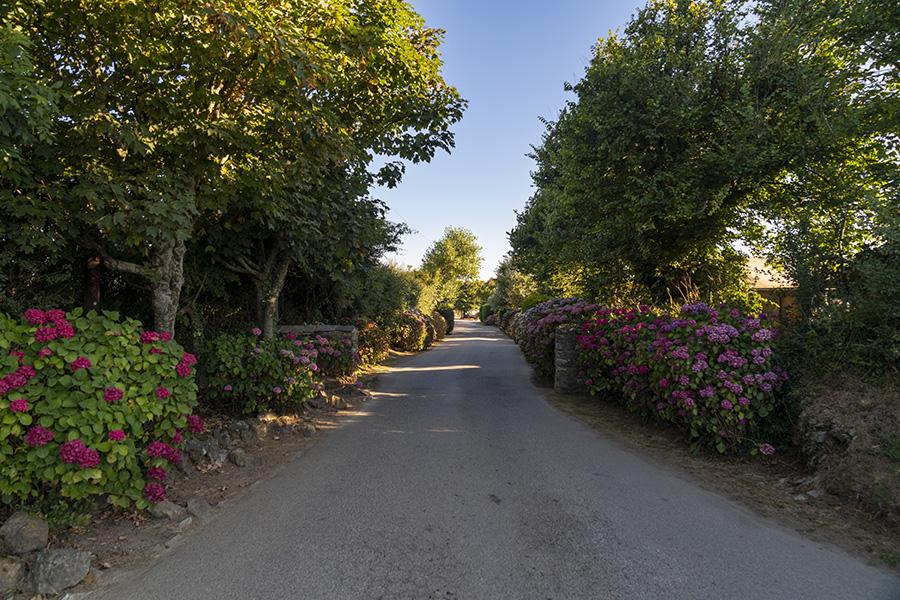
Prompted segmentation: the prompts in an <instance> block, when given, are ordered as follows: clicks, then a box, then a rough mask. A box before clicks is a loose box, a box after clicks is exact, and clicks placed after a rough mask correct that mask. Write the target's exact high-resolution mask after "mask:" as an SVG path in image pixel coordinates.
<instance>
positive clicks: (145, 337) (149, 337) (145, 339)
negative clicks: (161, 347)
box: [141, 331, 159, 344]
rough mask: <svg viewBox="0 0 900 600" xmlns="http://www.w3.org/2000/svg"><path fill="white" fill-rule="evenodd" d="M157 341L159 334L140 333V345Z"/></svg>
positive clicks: (153, 332)
mask: <svg viewBox="0 0 900 600" xmlns="http://www.w3.org/2000/svg"><path fill="white" fill-rule="evenodd" d="M158 341H159V334H158V333H156V332H155V331H143V332H141V343H142V344H152V343H153V342H158Z"/></svg>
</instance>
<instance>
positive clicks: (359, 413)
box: [337, 410, 375, 417]
mask: <svg viewBox="0 0 900 600" xmlns="http://www.w3.org/2000/svg"><path fill="white" fill-rule="evenodd" d="M374 414H375V413H373V412H368V411H364V410H339V411H337V415H338V416H341V417H371V416H372V415H374Z"/></svg>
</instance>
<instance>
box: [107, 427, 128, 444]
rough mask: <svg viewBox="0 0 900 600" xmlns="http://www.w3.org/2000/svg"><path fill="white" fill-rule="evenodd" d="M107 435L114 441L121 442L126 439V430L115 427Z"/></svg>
mask: <svg viewBox="0 0 900 600" xmlns="http://www.w3.org/2000/svg"><path fill="white" fill-rule="evenodd" d="M107 437H108V438H109V439H110V441H112V442H121V441H123V440H124V439H125V432H124V431H122V430H121V429H113V430H111V431H110V432H109V434H108V435H107Z"/></svg>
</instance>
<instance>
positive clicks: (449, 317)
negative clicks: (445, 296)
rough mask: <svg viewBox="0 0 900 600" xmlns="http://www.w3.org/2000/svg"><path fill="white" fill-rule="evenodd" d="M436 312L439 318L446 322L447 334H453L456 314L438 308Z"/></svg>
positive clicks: (446, 309) (448, 309) (447, 309)
mask: <svg viewBox="0 0 900 600" xmlns="http://www.w3.org/2000/svg"><path fill="white" fill-rule="evenodd" d="M438 312H439V313H441V316H442V317H444V320H445V321H447V333H448V334H449V333H453V326H454V325H455V323H456V314H455V313H454V312H453V309H452V308H440V309H438Z"/></svg>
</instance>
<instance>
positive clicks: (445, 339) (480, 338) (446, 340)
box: [441, 336, 503, 346]
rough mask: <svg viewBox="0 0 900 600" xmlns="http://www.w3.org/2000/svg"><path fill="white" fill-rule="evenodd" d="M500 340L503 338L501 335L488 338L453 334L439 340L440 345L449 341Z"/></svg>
mask: <svg viewBox="0 0 900 600" xmlns="http://www.w3.org/2000/svg"><path fill="white" fill-rule="evenodd" d="M502 340H503V338H501V337H495V338H488V337H456V336H453V337H446V338H444V339H443V340H442V341H441V346H443V345H444V344H448V343H450V342H499V341H502Z"/></svg>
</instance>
